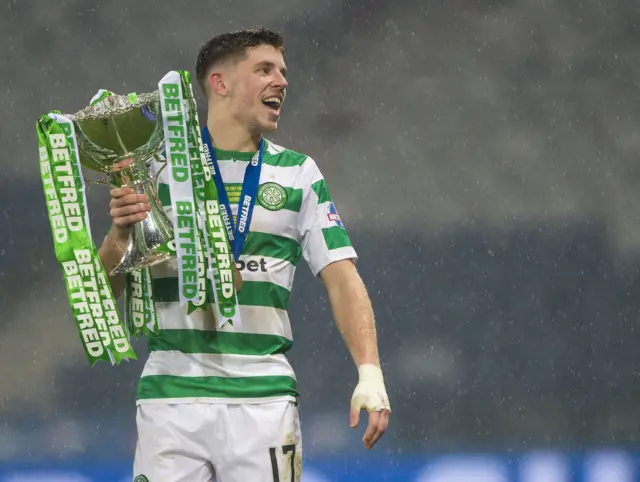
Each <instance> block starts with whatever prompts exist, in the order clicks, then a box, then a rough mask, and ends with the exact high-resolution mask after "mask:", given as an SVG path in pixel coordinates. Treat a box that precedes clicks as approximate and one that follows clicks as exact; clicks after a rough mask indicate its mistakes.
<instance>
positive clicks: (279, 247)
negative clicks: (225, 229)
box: [242, 231, 302, 266]
mask: <svg viewBox="0 0 640 482" xmlns="http://www.w3.org/2000/svg"><path fill="white" fill-rule="evenodd" d="M242 254H245V255H251V256H267V257H269V258H276V259H282V260H284V261H288V262H289V263H291V264H293V265H294V266H295V265H297V264H298V262H299V261H300V256H301V255H302V249H301V248H300V244H298V242H297V241H296V240H294V239H291V238H285V237H284V236H277V235H275V234H268V233H259V232H256V231H250V232H249V235H248V236H247V240H246V242H245V245H244V249H243V250H242Z"/></svg>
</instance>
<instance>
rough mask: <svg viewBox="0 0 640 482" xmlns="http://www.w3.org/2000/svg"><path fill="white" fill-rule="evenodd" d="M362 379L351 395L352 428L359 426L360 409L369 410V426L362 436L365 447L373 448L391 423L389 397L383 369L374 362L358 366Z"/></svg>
mask: <svg viewBox="0 0 640 482" xmlns="http://www.w3.org/2000/svg"><path fill="white" fill-rule="evenodd" d="M358 373H359V376H360V379H359V381H358V385H357V386H356V389H355V390H354V392H353V396H352V397H351V417H350V418H351V420H350V422H351V428H355V427H357V426H358V421H359V420H360V411H361V410H366V411H367V412H369V426H368V427H367V430H366V431H365V433H364V436H363V437H362V443H363V445H364V447H365V448H366V449H367V450H369V449H371V448H372V447H373V446H374V445H375V444H376V442H377V441H378V440H380V437H382V435H383V434H384V432H385V431H386V430H387V425H388V424H389V414H390V413H391V407H390V406H389V397H388V396H387V391H386V389H385V387H384V379H383V377H382V370H380V368H379V367H377V366H375V365H372V364H364V365H360V366H359V367H358Z"/></svg>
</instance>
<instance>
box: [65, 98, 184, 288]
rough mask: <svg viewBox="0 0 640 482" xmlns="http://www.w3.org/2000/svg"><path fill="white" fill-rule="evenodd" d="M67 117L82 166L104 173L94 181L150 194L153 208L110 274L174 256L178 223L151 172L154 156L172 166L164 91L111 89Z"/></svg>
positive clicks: (142, 266)
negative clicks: (164, 203)
mask: <svg viewBox="0 0 640 482" xmlns="http://www.w3.org/2000/svg"><path fill="white" fill-rule="evenodd" d="M64 115H65V117H67V118H69V119H70V120H71V121H73V123H74V126H75V130H76V138H77V142H78V154H79V159H80V163H81V164H82V166H83V167H85V168H87V169H90V170H93V171H99V172H102V173H103V174H104V177H103V179H102V180H101V181H89V182H92V183H100V184H108V185H110V186H112V187H113V186H121V187H130V188H132V189H134V190H135V192H136V193H137V194H147V195H148V196H149V204H150V206H151V210H150V211H149V212H148V213H147V217H146V219H144V220H142V221H139V222H137V223H135V224H134V225H133V226H132V229H131V234H130V235H129V240H128V244H127V248H126V251H125V253H124V256H123V257H122V259H121V260H120V262H119V263H118V265H117V266H116V267H115V268H114V269H113V270H112V271H111V273H110V274H111V275H115V274H121V273H129V272H131V271H134V270H137V269H141V268H148V267H150V266H153V265H156V264H158V263H162V262H164V261H166V260H168V259H170V258H172V257H173V256H174V255H173V253H172V252H171V250H170V249H168V245H169V243H170V242H171V241H173V238H174V235H173V224H172V223H171V221H170V219H169V217H168V216H167V215H166V213H165V212H164V210H163V208H162V204H161V203H160V200H159V199H158V195H157V191H156V187H155V181H156V179H153V178H152V176H151V171H150V166H151V163H152V162H153V161H154V160H156V161H158V162H160V163H162V162H164V163H165V166H163V167H162V169H164V167H166V161H164V157H163V156H162V153H163V151H164V149H165V144H164V133H163V127H162V114H161V112H160V103H159V95H158V93H157V92H151V93H146V94H137V95H136V94H130V95H116V94H112V93H107V92H105V93H103V95H102V96H101V97H100V98H99V99H97V101H94V102H93V103H92V104H91V105H90V106H88V107H86V108H84V109H82V110H81V111H79V112H76V113H75V114H64ZM162 169H160V170H159V172H158V174H159V173H160V171H161V170H162Z"/></svg>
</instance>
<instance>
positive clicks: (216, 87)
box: [207, 70, 229, 97]
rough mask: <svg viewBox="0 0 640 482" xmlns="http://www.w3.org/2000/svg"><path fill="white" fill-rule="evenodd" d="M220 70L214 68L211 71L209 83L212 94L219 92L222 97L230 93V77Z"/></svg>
mask: <svg viewBox="0 0 640 482" xmlns="http://www.w3.org/2000/svg"><path fill="white" fill-rule="evenodd" d="M225 77H226V76H224V75H223V73H222V72H220V71H214V70H212V71H211V72H209V77H208V78H207V84H208V85H209V92H210V93H211V94H217V95H220V96H222V97H225V96H226V95H227V94H228V93H229V86H228V85H227V84H228V79H227V78H225Z"/></svg>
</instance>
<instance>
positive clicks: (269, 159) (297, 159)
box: [262, 149, 307, 167]
mask: <svg viewBox="0 0 640 482" xmlns="http://www.w3.org/2000/svg"><path fill="white" fill-rule="evenodd" d="M306 159H307V156H306V155H304V154H300V153H299V152H296V151H292V150H290V149H285V150H284V151H283V152H280V153H278V154H275V155H274V154H271V153H269V152H268V151H265V153H264V159H263V160H262V162H264V163H265V164H267V165H268V166H278V167H296V166H301V165H302V164H303V163H304V161H305V160H306Z"/></svg>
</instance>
